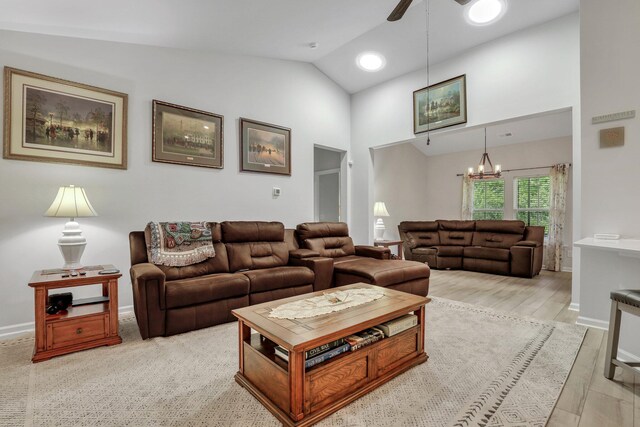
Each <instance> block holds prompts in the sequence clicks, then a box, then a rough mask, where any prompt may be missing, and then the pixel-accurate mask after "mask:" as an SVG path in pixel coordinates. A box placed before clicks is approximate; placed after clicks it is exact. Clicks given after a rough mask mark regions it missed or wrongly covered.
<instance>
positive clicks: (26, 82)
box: [3, 67, 128, 169]
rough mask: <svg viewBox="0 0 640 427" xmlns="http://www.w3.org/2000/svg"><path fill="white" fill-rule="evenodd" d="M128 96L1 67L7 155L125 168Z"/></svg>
mask: <svg viewBox="0 0 640 427" xmlns="http://www.w3.org/2000/svg"><path fill="white" fill-rule="evenodd" d="M127 100H128V97H127V94H125V93H120V92H115V91H112V90H108V89H102V88H98V87H95V86H89V85H86V84H83V83H76V82H72V81H69V80H63V79H59V78H56V77H50V76H45V75H43V74H38V73H33V72H30V71H24V70H18V69H15V68H11V67H5V68H4V149H3V157H4V158H5V159H17V160H31V161H39V162H56V163H72V164H79V165H85V166H99V167H107V168H117V169H126V168H127Z"/></svg>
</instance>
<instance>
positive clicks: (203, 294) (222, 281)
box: [165, 273, 249, 308]
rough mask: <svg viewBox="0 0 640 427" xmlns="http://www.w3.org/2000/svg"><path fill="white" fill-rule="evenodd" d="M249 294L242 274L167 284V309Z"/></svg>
mask: <svg viewBox="0 0 640 427" xmlns="http://www.w3.org/2000/svg"><path fill="white" fill-rule="evenodd" d="M248 294H249V279H248V278H247V277H246V276H244V275H242V274H226V273H223V274H214V275H206V276H200V277H192V278H189V279H183V280H173V281H169V282H166V294H165V301H166V307H167V308H177V307H186V306H190V305H195V304H203V303H207V302H211V301H217V300H223V299H228V298H233V297H239V296H244V295H248Z"/></svg>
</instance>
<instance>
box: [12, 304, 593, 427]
mask: <svg viewBox="0 0 640 427" xmlns="http://www.w3.org/2000/svg"><path fill="white" fill-rule="evenodd" d="M427 322H428V323H427V341H426V345H427V351H428V353H429V355H430V358H429V360H428V361H427V362H426V363H423V364H422V365H419V366H417V367H415V368H413V369H411V370H410V371H408V372H406V373H404V374H402V375H400V376H399V377H397V378H395V379H394V380H392V381H390V382H389V383H387V384H385V385H384V386H382V387H380V388H378V389H377V390H374V391H373V392H371V393H370V394H368V395H366V396H364V397H363V398H361V399H359V400H357V401H355V402H353V403H352V404H350V405H349V406H347V407H346V408H344V409H342V410H340V411H339V412H337V413H335V414H333V415H332V416H330V417H329V418H327V419H325V420H323V421H322V422H321V423H319V424H318V425H319V426H341V427H346V426H385V427H386V426H471V425H474V426H476V425H479V426H485V425H487V426H544V424H545V423H546V421H547V419H548V417H549V416H550V414H551V411H552V410H553V407H554V405H555V402H556V400H557V398H558V396H559V394H560V392H561V390H562V387H563V385H564V382H565V380H566V378H567V376H568V374H569V371H570V370H571V367H572V365H573V362H574V360H575V357H576V355H577V352H578V350H579V348H580V345H581V342H582V339H583V337H584V334H585V328H582V327H579V326H575V325H569V324H564V323H556V322H546V321H540V320H535V319H531V318H522V317H517V316H514V315H511V314H504V313H499V312H495V311H492V310H490V309H485V308H481V307H478V306H473V305H469V304H463V303H458V302H453V301H449V300H445V299H441V298H434V299H433V302H432V303H431V304H429V305H428V306H427ZM121 331H122V337H123V340H124V342H123V343H122V344H120V345H117V346H113V347H103V348H98V349H94V350H89V351H84V352H80V353H75V354H70V355H67V356H63V357H58V358H55V359H52V360H49V361H46V362H42V363H38V364H32V363H31V362H30V357H31V351H32V347H33V338H32V337H27V338H22V339H16V340H12V341H4V342H0V425H2V426H24V425H27V426H149V425H152V426H265V427H266V426H278V425H279V423H278V422H277V420H276V419H275V418H274V417H273V416H272V415H271V414H270V413H269V412H268V411H267V410H266V409H264V408H263V407H262V405H260V404H259V403H258V401H257V400H255V399H254V398H253V397H252V396H251V395H250V394H249V392H247V391H246V390H244V389H243V388H242V387H240V386H239V385H238V384H237V383H236V382H235V381H234V379H233V376H234V374H235V372H236V370H237V363H238V361H237V357H238V355H237V342H236V340H237V325H236V324H235V323H230V324H225V325H220V326H215V327H213V328H208V329H203V330H199V331H194V332H190V333H186V334H182V335H178V336H173V337H169V338H155V339H152V340H147V341H142V340H141V339H140V335H139V334H138V330H137V326H136V324H135V321H134V319H133V318H129V319H124V320H123V321H122V322H121Z"/></svg>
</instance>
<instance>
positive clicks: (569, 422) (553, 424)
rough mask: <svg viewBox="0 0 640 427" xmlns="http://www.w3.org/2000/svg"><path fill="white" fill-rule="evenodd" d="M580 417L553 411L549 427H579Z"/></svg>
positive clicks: (558, 410) (557, 410)
mask: <svg viewBox="0 0 640 427" xmlns="http://www.w3.org/2000/svg"><path fill="white" fill-rule="evenodd" d="M579 423H580V416H579V415H576V414H572V413H571V412H567V411H563V410H562V409H556V410H555V411H553V414H552V415H551V418H549V422H548V423H547V427H578V424H579Z"/></svg>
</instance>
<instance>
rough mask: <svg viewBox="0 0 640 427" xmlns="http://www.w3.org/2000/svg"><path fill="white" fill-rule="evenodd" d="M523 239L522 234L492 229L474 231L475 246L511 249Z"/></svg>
mask: <svg viewBox="0 0 640 427" xmlns="http://www.w3.org/2000/svg"><path fill="white" fill-rule="evenodd" d="M520 241H522V234H508V233H497V232H490V231H476V232H475V233H473V242H472V244H473V246H483V247H486V248H502V249H509V248H510V247H511V246H513V245H515V244H516V243H518V242H520Z"/></svg>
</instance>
